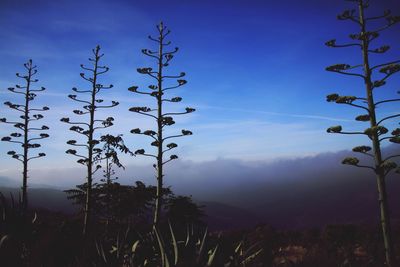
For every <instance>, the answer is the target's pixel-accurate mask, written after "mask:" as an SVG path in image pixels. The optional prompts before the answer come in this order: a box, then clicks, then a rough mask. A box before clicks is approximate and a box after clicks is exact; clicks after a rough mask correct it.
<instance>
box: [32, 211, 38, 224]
mask: <svg viewBox="0 0 400 267" xmlns="http://www.w3.org/2000/svg"><path fill="white" fill-rule="evenodd" d="M36 220H37V213H36V212H35V215H34V216H33V219H32V224H34V223H35V222H36Z"/></svg>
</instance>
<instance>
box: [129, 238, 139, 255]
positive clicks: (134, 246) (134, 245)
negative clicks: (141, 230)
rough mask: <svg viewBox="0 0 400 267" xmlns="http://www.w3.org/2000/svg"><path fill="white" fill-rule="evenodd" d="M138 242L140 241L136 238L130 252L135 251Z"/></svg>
mask: <svg viewBox="0 0 400 267" xmlns="http://www.w3.org/2000/svg"><path fill="white" fill-rule="evenodd" d="M139 243H140V241H139V240H136V242H135V243H133V245H132V249H131V251H132V253H135V252H136V249H137V248H138V245H139Z"/></svg>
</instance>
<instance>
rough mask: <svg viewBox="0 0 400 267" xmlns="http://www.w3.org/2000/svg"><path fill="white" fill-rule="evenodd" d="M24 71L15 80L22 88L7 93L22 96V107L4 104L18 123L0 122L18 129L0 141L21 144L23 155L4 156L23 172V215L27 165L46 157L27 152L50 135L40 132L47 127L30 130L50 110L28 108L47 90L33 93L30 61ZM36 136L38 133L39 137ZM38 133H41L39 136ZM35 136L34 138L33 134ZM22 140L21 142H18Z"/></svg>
mask: <svg viewBox="0 0 400 267" xmlns="http://www.w3.org/2000/svg"><path fill="white" fill-rule="evenodd" d="M24 67H25V69H26V71H27V73H26V74H20V73H17V74H16V76H17V77H18V78H21V79H23V80H24V82H25V83H24V85H18V84H17V85H16V86H15V87H10V88H8V90H9V91H10V92H12V93H15V94H19V95H23V96H24V100H25V101H24V104H14V103H11V102H10V101H7V102H5V103H4V104H5V105H6V106H8V107H9V108H10V109H13V110H15V111H18V112H20V113H22V115H20V116H19V117H20V119H21V121H9V120H7V119H6V118H0V122H2V123H8V124H13V125H14V127H15V128H17V129H18V132H13V133H11V134H10V136H6V137H3V138H2V139H1V141H5V142H11V143H16V144H20V145H21V147H22V153H18V152H16V151H8V152H7V154H8V155H10V156H11V157H12V158H14V159H16V160H18V161H20V162H22V164H23V171H22V187H21V191H22V194H21V199H20V201H21V205H22V210H23V213H25V212H26V210H27V208H28V169H29V161H30V160H32V159H36V158H41V157H44V156H46V154H45V153H38V154H36V155H35V156H30V155H29V151H30V150H31V149H35V148H39V147H41V145H40V144H39V143H37V141H38V140H41V139H45V138H48V137H49V135H48V134H47V133H44V132H42V131H47V130H48V129H49V127H47V126H46V125H42V126H41V127H32V126H31V123H32V122H34V121H38V120H41V119H43V118H44V117H43V115H42V114H41V113H39V112H43V111H47V110H49V108H48V107H47V106H44V107H42V108H33V107H31V102H32V101H33V100H34V99H35V98H36V96H37V94H36V93H37V92H42V91H44V90H46V88H44V87H40V88H39V89H33V88H32V86H33V84H34V83H37V82H38V81H39V80H38V79H36V78H33V77H34V76H35V75H36V74H37V66H36V65H34V64H33V62H32V60H31V59H30V60H29V61H28V62H27V63H25V64H24ZM38 132H39V133H38ZM40 132H41V133H40ZM32 133H35V134H32ZM21 139H22V140H21Z"/></svg>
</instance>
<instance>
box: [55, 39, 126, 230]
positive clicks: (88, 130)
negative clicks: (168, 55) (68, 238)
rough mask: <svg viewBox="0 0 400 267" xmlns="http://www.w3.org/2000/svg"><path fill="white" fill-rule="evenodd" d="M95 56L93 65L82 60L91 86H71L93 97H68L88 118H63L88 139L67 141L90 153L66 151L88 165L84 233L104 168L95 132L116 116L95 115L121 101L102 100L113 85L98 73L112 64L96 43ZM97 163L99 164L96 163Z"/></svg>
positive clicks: (79, 114) (82, 66) (101, 150)
mask: <svg viewBox="0 0 400 267" xmlns="http://www.w3.org/2000/svg"><path fill="white" fill-rule="evenodd" d="M92 52H93V56H94V58H89V61H91V62H92V64H93V66H92V68H89V67H85V66H84V65H83V64H81V68H82V69H83V70H85V71H87V72H88V73H89V74H88V75H86V74H85V73H80V76H81V77H82V79H84V80H86V81H88V82H89V84H90V89H87V90H79V89H77V88H75V87H74V88H72V90H73V91H74V92H76V93H79V94H89V95H90V97H89V99H88V100H85V99H80V98H78V97H77V95H68V97H69V98H70V99H72V100H74V101H76V102H79V103H83V104H84V106H83V109H82V110H74V111H73V112H74V113H75V114H76V115H78V116H84V115H89V118H88V120H87V122H82V121H81V122H72V121H70V118H62V119H61V121H62V122H65V123H67V124H71V125H72V127H71V128H70V130H71V131H73V132H76V133H78V134H80V135H82V136H83V139H85V142H81V143H78V142H77V141H76V140H69V141H68V142H67V144H69V145H72V146H75V147H81V148H82V149H84V150H86V153H87V154H85V155H84V154H79V153H78V151H76V150H74V149H68V150H67V151H66V153H67V154H71V155H74V156H76V157H78V158H79V159H78V161H77V162H78V163H79V164H82V165H85V166H86V167H87V177H86V186H85V190H86V201H85V209H84V213H85V215H84V222H83V234H84V235H85V234H86V233H87V231H88V227H89V224H90V220H91V212H92V202H93V197H92V184H93V174H94V173H95V172H96V171H97V170H99V169H100V168H101V165H99V164H97V165H96V161H99V160H101V158H99V157H98V156H99V155H100V154H101V153H102V152H103V149H101V148H99V147H98V145H99V144H100V140H98V139H96V137H95V132H96V131H97V130H101V129H105V128H108V127H111V126H112V125H113V121H114V118H113V117H108V118H106V119H97V117H95V114H96V111H98V110H99V109H104V108H112V107H115V106H117V105H118V104H119V103H118V102H116V101H111V103H110V104H108V105H104V104H101V103H103V102H104V100H103V99H100V98H98V94H99V93H100V91H102V90H107V89H111V88H112V87H113V85H109V86H104V85H103V84H100V83H99V80H98V79H99V75H102V74H104V73H106V72H108V71H109V68H108V67H106V66H100V65H99V63H100V59H101V58H102V57H103V56H104V54H100V46H96V48H95V49H93V50H92ZM95 165H96V166H95Z"/></svg>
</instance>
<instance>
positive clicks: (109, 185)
mask: <svg viewBox="0 0 400 267" xmlns="http://www.w3.org/2000/svg"><path fill="white" fill-rule="evenodd" d="M100 142H101V143H103V152H102V153H101V154H98V155H97V157H96V159H95V160H96V162H99V163H100V162H101V161H102V160H104V161H105V168H103V179H101V180H100V181H101V182H102V183H101V184H99V185H97V190H99V193H100V195H99V199H98V201H100V202H103V204H104V211H103V214H104V216H105V217H106V218H107V220H108V219H112V216H111V212H112V207H111V197H112V195H111V191H112V190H113V182H114V181H116V180H118V177H116V176H115V170H114V168H113V165H116V166H117V167H118V168H122V169H125V167H124V166H123V165H122V163H121V162H120V160H119V158H118V151H120V152H122V153H125V154H130V155H131V156H134V154H133V153H132V152H131V151H130V150H129V148H128V147H127V146H126V145H125V143H124V140H123V139H122V135H117V136H113V135H111V134H106V135H103V136H101V137H100ZM97 159H98V160H97Z"/></svg>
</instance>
